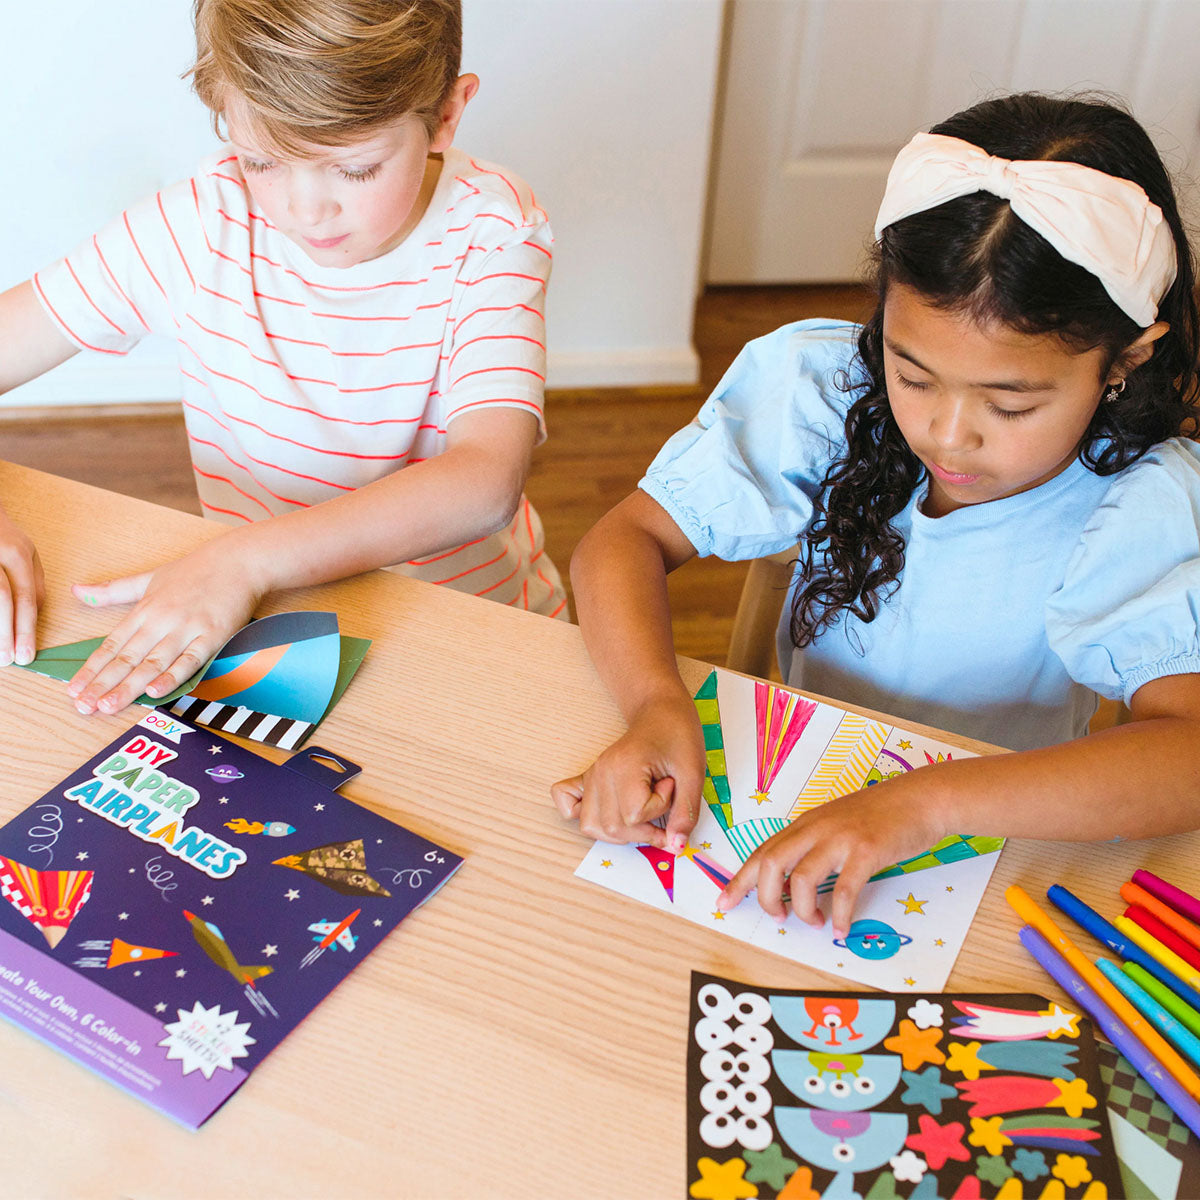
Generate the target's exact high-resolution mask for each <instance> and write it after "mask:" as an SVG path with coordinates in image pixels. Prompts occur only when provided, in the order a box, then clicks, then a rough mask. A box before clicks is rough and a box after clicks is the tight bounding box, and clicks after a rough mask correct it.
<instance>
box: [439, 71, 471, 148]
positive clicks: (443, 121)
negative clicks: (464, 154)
mask: <svg viewBox="0 0 1200 1200" xmlns="http://www.w3.org/2000/svg"><path fill="white" fill-rule="evenodd" d="M477 91H479V76H478V75H460V76H459V77H458V78H457V79H456V80H455V81H454V85H453V86H452V87H451V88H450V91H449V93H448V94H447V96H446V98H445V100H443V101H442V110H441V113H440V114H439V120H438V127H437V129H436V130H434V133H433V137H432V138H430V140H429V153H430V154H441V153H442V152H443V151H444V150H449V149H450V147H451V146H452V145H454V134H455V132H456V131H457V130H458V123H459V121H461V120H462V115H463V110H464V109H465V108H466V107H467V102H468V101H469V100H470V99H471V97H472V96H474V95H475V93H476V92H477Z"/></svg>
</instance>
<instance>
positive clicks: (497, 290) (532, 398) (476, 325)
mask: <svg viewBox="0 0 1200 1200" xmlns="http://www.w3.org/2000/svg"><path fill="white" fill-rule="evenodd" d="M539 211H540V210H539ZM496 219H497V220H498V219H499V218H496ZM552 245H553V239H552V237H551V234H550V227H549V225H548V224H547V223H546V221H545V219H544V217H541V218H538V219H534V220H532V221H530V223H528V224H526V225H524V226H519V225H518V226H515V227H514V228H513V229H512V230H511V231H510V232H509V233H508V236H506V237H505V238H504V239H503V240H502V241H501V242H500V243H499V244H498V245H496V246H495V247H494V248H487V247H484V246H480V245H476V244H472V245H471V247H470V249H469V250H468V252H467V258H466V260H465V261H464V263H463V268H462V271H461V273H460V275H459V281H458V287H457V289H456V293H457V294H456V296H455V312H454V314H453V320H454V332H453V336H452V338H451V341H450V347H449V354H450V360H449V362H448V364H447V372H446V378H447V383H448V390H447V395H446V396H445V397H444V399H443V407H442V412H443V418H444V420H445V421H446V422H447V423H448V422H450V421H453V420H454V418H455V417H457V416H460V415H461V414H463V413H467V412H472V411H477V410H478V409H480V408H485V407H510V408H519V409H524V410H526V411H528V412H531V413H533V414H534V416H536V417H537V419H538V425H539V429H540V436H541V437H544V436H545V424H544V418H543V408H544V396H543V391H544V388H545V383H546V323H545V310H546V286H547V283H548V282H549V278H550V266H551V260H552Z"/></svg>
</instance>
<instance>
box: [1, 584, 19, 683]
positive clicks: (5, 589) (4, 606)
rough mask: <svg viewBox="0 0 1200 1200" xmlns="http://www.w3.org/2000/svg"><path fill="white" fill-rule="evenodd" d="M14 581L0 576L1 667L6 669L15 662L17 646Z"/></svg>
mask: <svg viewBox="0 0 1200 1200" xmlns="http://www.w3.org/2000/svg"><path fill="white" fill-rule="evenodd" d="M13 600H14V596H13V585H12V580H11V579H7V580H5V579H4V578H3V576H0V666H2V667H6V666H8V664H9V663H10V662H12V661H13V649H14V647H15V644H16V639H15V633H16V629H15V625H16V611H15V609H14V606H13Z"/></svg>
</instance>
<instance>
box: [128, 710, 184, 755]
mask: <svg viewBox="0 0 1200 1200" xmlns="http://www.w3.org/2000/svg"><path fill="white" fill-rule="evenodd" d="M138 725H139V726H140V727H141V728H142V729H153V730H154V732H155V733H157V734H158V735H159V737H164V738H166V739H167V741H168V742H174V743H175V745H176V746H178V745H179V739H180V738H181V737H183V735H184V734H185V733H195V732H196V731H195V730H194V729H189V728H188V727H187V726H186V725H184V724H182V723H181V722H179V721H176V720H175V719H174V718H173V717H168V716H167V714H166V713H161V712H155V711H153V710H151V711H150V712H148V713H147V714H146V715H145V716H144V717H143V718H142V719H141V720H140V721H139V722H138Z"/></svg>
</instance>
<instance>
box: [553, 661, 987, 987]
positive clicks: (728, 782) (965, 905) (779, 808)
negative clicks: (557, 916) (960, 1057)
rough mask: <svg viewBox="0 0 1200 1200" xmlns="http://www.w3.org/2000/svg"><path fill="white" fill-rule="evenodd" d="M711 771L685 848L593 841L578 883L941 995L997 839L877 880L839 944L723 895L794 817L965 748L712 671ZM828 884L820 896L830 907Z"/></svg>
mask: <svg viewBox="0 0 1200 1200" xmlns="http://www.w3.org/2000/svg"><path fill="white" fill-rule="evenodd" d="M696 708H697V711H698V713H699V715H700V721H701V726H702V728H703V730H704V736H705V747H706V753H707V773H706V778H705V783H704V800H705V803H704V805H703V806H702V808H701V815H700V820H699V822H698V823H697V825H696V828H695V830H694V831H693V833H692V836H691V838H690V840H689V842H688V845H687V846H685V847H684V849H683V851H682V852H681V853H680V854H679V855H678V856H675V855H671V854H669V853H667V852H665V851H662V850H657V849H655V848H654V847H652V846H614V845H609V844H607V843H599V842H598V843H597V844H596V845H595V846H593V847H592V849H591V850H590V851H589V852H588V854H587V857H586V858H585V859H584V860H583V862H582V864H581V865H580V866H579V868H578V870H577V871H576V872H575V873H576V874H577V875H578V876H580V877H581V878H583V879H587V880H590V881H591V882H593V883H599V884H601V885H602V886H604V887H608V888H611V889H613V890H614V891H618V892H620V893H622V894H623V895H625V896H630V897H632V898H633V899H636V900H640V901H642V902H643V903H645V904H650V905H653V906H654V907H655V908H658V909H661V910H662V911H664V912H671V913H675V914H676V915H678V916H681V917H684V918H686V919H687V920H689V921H693V922H695V923H697V924H700V925H704V926H706V927H708V928H711V929H714V930H717V931H719V932H721V933H724V934H727V935H728V936H730V937H735V938H738V939H739V940H741V941H745V942H750V943H751V944H753V945H756V946H760V947H763V948H764V949H767V950H771V951H773V952H774V953H777V954H782V955H783V956H784V957H786V958H791V959H794V960H795V961H797V962H803V963H806V964H808V965H810V966H814V967H818V968H820V969H821V970H823V971H829V972H831V973H832V974H836V975H842V976H845V977H846V978H849V979H853V980H855V981H857V982H859V983H865V984H868V985H870V986H872V987H879V988H886V989H889V990H894V991H903V990H910V991H921V990H925V991H935V990H938V989H940V988H942V987H944V986H945V984H946V980H947V979H948V978H949V975H950V971H951V969H952V968H953V966H954V960H955V958H956V957H957V956H958V952H959V950H960V949H961V948H962V945H963V943H964V941H965V940H966V937H967V932H968V930H969V929H970V925H971V921H972V920H973V919H974V916H975V912H976V910H977V909H978V907H979V903H980V901H981V900H982V898H983V894H984V891H985V890H986V888H987V885H988V881H989V880H990V879H991V875H992V871H993V869H994V868H995V865H996V860H997V857H998V855H999V851H1000V848H1001V846H1002V845H1003V842H1002V841H1001V840H1000V839H997V838H981V837H972V836H968V835H963V836H956V837H949V838H946V839H944V841H942V842H940V843H939V844H938V845H937V846H933V847H930V849H929V851H928V852H927V853H925V854H921V855H918V856H917V857H915V858H913V859H909V860H907V861H905V862H903V863H897V864H896V865H895V866H893V867H890V868H888V869H887V870H885V871H881V872H880V873H879V874H877V875H876V876H874V878H873V879H872V881H871V882H870V883H869V884H867V886H866V887H865V888H864V889H863V891H862V893H861V895H860V898H859V902H858V906H857V908H856V910H855V917H856V919H855V920H854V922H853V924H852V925H851V927H850V929H849V930H848V933H847V936H846V937H845V938H835V937H834V936H833V933H832V929H831V927H830V926H829V925H828V923H827V924H826V926H825V928H824V929H819V930H818V929H812V928H811V927H809V926H808V925H805V924H804V923H803V922H801V921H799V920H797V919H796V918H795V917H792V916H790V915H789V917H788V919H787V920H786V921H785V922H784V923H783V924H782V925H781V924H778V923H777V922H776V921H775V920H774V919H773V918H772V917H769V916H767V915H766V914H765V913H763V911H762V910H761V909H760V908H759V907H758V905H757V903H756V901H755V899H754V897H753V896H750V897H748V898H747V899H746V900H745V901H743V902H742V904H740V905H739V906H738V907H737V908H736V909H735V910H734V911H733V912H729V913H721V912H718V911H717V908H716V903H715V902H716V898H717V893H718V892H719V891H720V890H721V889H722V888H723V887H724V886H725V884H726V883H727V882H728V881H729V879H730V878H731V877H732V876H733V874H734V872H736V871H737V869H738V868H739V867H740V866H741V864H742V863H743V862H744V861H745V860H746V859H747V858H748V857H749V855H750V854H751V853H752V852H753V850H754V849H755V848H756V847H757V846H759V845H760V844H761V843H762V842H764V841H766V839H767V838H769V837H771V836H772V835H773V834H775V833H777V832H779V830H781V829H783V828H785V826H786V825H787V824H788V822H789V821H792V820H794V819H795V818H796V817H797V816H799V815H800V813H802V812H804V811H806V810H807V809H809V808H812V807H814V806H816V805H818V804H824V803H825V802H826V801H827V800H831V799H833V798H834V797H836V796H841V795H845V794H846V793H848V792H853V791H857V790H859V789H860V788H864V787H871V786H872V785H874V784H876V783H878V782H880V781H881V780H884V779H888V778H890V777H892V776H893V775H898V774H901V773H904V772H908V771H913V770H917V769H919V768H921V767H923V766H925V765H927V764H929V763H935V762H939V761H944V760H946V759H949V758H952V757H955V756H958V757H965V756H966V755H967V752H966V751H960V750H953V749H951V748H950V747H949V746H947V745H945V744H944V743H941V742H936V741H934V740H932V739H929V738H926V737H923V736H921V735H919V734H916V733H913V732H910V731H906V730H904V729H902V728H900V727H898V726H893V725H890V724H886V723H883V722H880V721H874V720H871V719H869V718H867V717H860V716H857V715H856V714H854V713H849V712H846V711H845V710H844V709H840V708H837V707H835V706H834V705H830V704H823V703H817V702H815V701H812V700H807V699H805V698H804V697H802V696H800V695H798V694H797V693H796V692H792V691H789V690H788V689H787V688H783V687H778V686H776V685H774V684H770V683H766V682H764V681H762V680H754V679H748V678H745V677H744V676H741V675H734V674H732V673H729V672H726V671H722V670H714V671H713V672H712V674H711V675H709V677H708V679H707V680H706V681H705V683H704V684H703V686H702V687H701V688H700V690H699V691H698V692H697V694H696ZM832 888H833V880H832V879H830V880H827V881H826V882H825V884H824V885H823V887H822V888H821V889H819V890H820V891H821V893H822V894H823V895H824V897H825V899H824V901H823V904H824V907H825V908H826V910H827V909H828V897H829V893H830V892H831V891H832Z"/></svg>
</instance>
